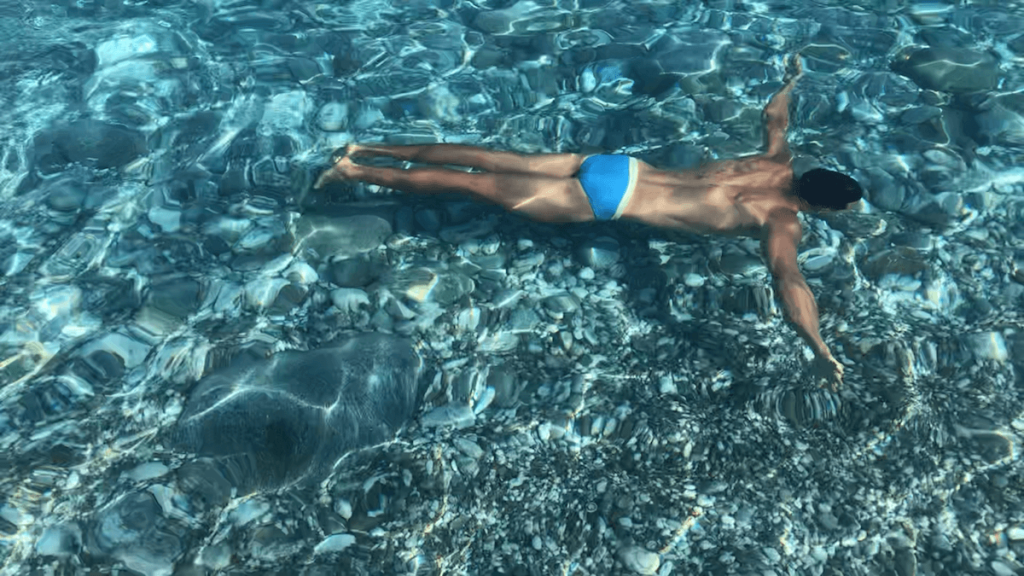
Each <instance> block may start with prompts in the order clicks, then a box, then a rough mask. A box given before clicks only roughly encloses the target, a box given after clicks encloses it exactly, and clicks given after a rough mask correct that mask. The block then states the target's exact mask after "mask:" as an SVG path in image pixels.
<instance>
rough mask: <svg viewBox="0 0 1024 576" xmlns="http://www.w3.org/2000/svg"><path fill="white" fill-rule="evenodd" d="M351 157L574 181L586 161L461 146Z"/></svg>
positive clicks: (359, 150) (354, 147)
mask: <svg viewBox="0 0 1024 576" xmlns="http://www.w3.org/2000/svg"><path fill="white" fill-rule="evenodd" d="M348 155H349V156H389V157H391V158H397V159H399V160H405V161H408V162H419V163H422V164H451V165H453V166H469V167H472V168H480V169H481V170H486V171H487V172H495V173H499V174H537V175H541V176H549V177H551V178H572V177H573V176H575V175H576V173H577V172H579V170H580V164H582V163H583V159H584V158H585V157H584V156H583V155H582V154H517V153H515V152H500V151H497V150H488V149H486V148H479V147H477V146H463V145H461V144H422V145H411V146H387V145H384V144H350V145H349V147H348Z"/></svg>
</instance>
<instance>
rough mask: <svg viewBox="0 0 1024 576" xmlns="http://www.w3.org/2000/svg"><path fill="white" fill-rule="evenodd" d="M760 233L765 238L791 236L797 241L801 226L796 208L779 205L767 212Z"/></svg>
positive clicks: (800, 233) (801, 232) (801, 229)
mask: <svg viewBox="0 0 1024 576" xmlns="http://www.w3.org/2000/svg"><path fill="white" fill-rule="evenodd" d="M762 234H763V236H764V237H765V238H768V237H771V236H780V235H781V236H791V237H794V238H795V239H796V240H797V241H799V240H800V236H801V235H802V234H803V227H802V226H801V225H800V218H799V217H797V212H796V210H794V209H792V208H790V207H788V206H780V207H778V208H775V209H773V210H771V211H770V212H768V217H767V218H765V222H764V226H763V227H762Z"/></svg>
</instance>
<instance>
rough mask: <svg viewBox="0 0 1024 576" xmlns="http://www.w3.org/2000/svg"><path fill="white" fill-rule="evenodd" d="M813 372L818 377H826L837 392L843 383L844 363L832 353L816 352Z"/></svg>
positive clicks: (829, 384) (832, 388) (830, 386)
mask: <svg viewBox="0 0 1024 576" xmlns="http://www.w3.org/2000/svg"><path fill="white" fill-rule="evenodd" d="M811 370H812V373H813V374H814V377H815V378H816V379H824V380H825V381H826V382H828V386H829V388H830V389H831V390H832V391H833V392H836V391H837V390H839V386H841V385H842V383H843V365H842V364H840V363H839V361H838V360H836V359H835V358H833V357H832V354H830V353H828V352H826V353H825V354H816V355H815V356H814V363H813V364H812V368H811Z"/></svg>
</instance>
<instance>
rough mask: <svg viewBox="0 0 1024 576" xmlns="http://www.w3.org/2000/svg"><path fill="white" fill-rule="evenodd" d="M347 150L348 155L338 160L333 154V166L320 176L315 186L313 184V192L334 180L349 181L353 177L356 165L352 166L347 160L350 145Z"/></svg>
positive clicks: (348, 159) (350, 161) (350, 148)
mask: <svg viewBox="0 0 1024 576" xmlns="http://www.w3.org/2000/svg"><path fill="white" fill-rule="evenodd" d="M347 149H348V150H349V153H348V154H345V155H341V157H340V158H338V157H337V156H338V154H337V153H335V158H337V159H336V160H335V161H334V166H331V167H330V168H329V169H327V170H326V171H324V173H323V174H321V175H320V178H317V181H316V184H313V188H314V189H315V190H319V189H320V188H323V187H324V185H326V184H328V183H329V182H334V181H335V180H349V179H351V178H352V177H353V176H354V173H355V170H356V165H355V164H353V163H352V159H351V158H349V155H350V154H351V150H352V145H349V146H348V147H347Z"/></svg>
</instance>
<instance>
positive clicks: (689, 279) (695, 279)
mask: <svg viewBox="0 0 1024 576" xmlns="http://www.w3.org/2000/svg"><path fill="white" fill-rule="evenodd" d="M683 283H684V284H686V285H687V286H689V287H690V288H700V287H701V286H703V285H704V277H703V276H701V275H700V274H694V273H693V272H690V273H689V274H687V275H686V276H683Z"/></svg>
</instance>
